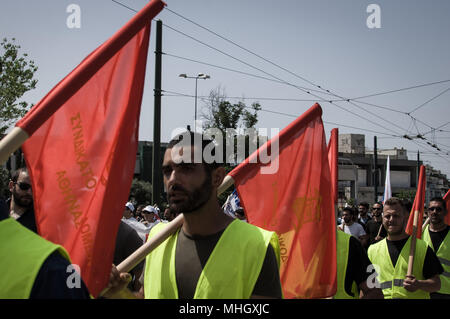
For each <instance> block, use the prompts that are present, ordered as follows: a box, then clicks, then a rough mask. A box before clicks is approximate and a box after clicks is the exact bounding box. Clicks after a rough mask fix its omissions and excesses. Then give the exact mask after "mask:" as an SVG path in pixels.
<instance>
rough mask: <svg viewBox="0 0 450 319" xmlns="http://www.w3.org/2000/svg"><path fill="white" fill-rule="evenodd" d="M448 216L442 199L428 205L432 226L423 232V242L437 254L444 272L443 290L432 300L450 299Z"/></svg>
mask: <svg viewBox="0 0 450 319" xmlns="http://www.w3.org/2000/svg"><path fill="white" fill-rule="evenodd" d="M447 214H448V212H447V209H446V207H445V201H444V200H443V199H442V197H434V198H432V199H431V200H430V203H429V205H428V216H429V218H430V224H429V225H428V226H427V227H426V228H425V229H424V231H423V240H425V241H426V242H427V243H428V245H429V246H430V247H431V248H432V249H433V250H434V251H435V252H436V256H437V257H438V258H439V261H440V262H441V265H442V267H443V268H444V272H443V273H442V274H441V276H440V278H441V289H440V290H439V291H438V292H435V293H432V294H431V299H450V232H449V229H450V226H449V225H447V224H446V223H445V222H444V219H445V216H446V215H447Z"/></svg>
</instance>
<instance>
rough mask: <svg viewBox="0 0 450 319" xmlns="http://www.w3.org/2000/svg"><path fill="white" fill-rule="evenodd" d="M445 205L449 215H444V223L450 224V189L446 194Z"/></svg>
mask: <svg viewBox="0 0 450 319" xmlns="http://www.w3.org/2000/svg"><path fill="white" fill-rule="evenodd" d="M444 201H445V207H446V208H447V215H445V217H444V223H446V224H447V225H450V190H448V192H447V194H445V196H444Z"/></svg>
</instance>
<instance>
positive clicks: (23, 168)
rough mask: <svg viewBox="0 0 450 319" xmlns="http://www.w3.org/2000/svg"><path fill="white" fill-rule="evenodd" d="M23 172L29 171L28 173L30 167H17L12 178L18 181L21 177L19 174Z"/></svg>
mask: <svg viewBox="0 0 450 319" xmlns="http://www.w3.org/2000/svg"><path fill="white" fill-rule="evenodd" d="M21 173H27V174H28V169H27V168H26V167H21V168H18V169H16V171H15V172H14V173H13V174H12V175H11V180H12V181H13V182H14V183H16V182H17V180H18V179H19V175H20V174H21Z"/></svg>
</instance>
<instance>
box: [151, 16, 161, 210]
mask: <svg viewBox="0 0 450 319" xmlns="http://www.w3.org/2000/svg"><path fill="white" fill-rule="evenodd" d="M161 75H162V21H161V20H158V21H156V50H155V89H154V96H155V105H154V107H155V112H154V119H153V122H154V123H153V158H152V161H153V162H152V204H157V205H158V207H160V206H161V187H160V184H161V174H162V173H161V77H162V76H161ZM161 209H162V208H161Z"/></svg>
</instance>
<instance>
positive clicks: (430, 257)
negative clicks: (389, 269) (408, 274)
mask: <svg viewBox="0 0 450 319" xmlns="http://www.w3.org/2000/svg"><path fill="white" fill-rule="evenodd" d="M408 238H409V237H407V238H405V239H401V240H395V241H392V240H388V239H386V242H387V245H388V250H389V255H390V257H391V261H392V265H394V267H395V264H396V263H397V260H398V256H400V252H401V251H402V249H403V246H405V244H406V242H407V241H408ZM443 272H444V269H443V268H442V265H441V263H440V262H439V259H438V258H437V256H436V254H435V253H434V251H433V250H432V249H431V247H428V249H427V253H426V255H425V261H424V263H423V273H422V274H423V277H424V278H425V279H430V278H431V277H433V276H435V275H440V274H442V273H443Z"/></svg>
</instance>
